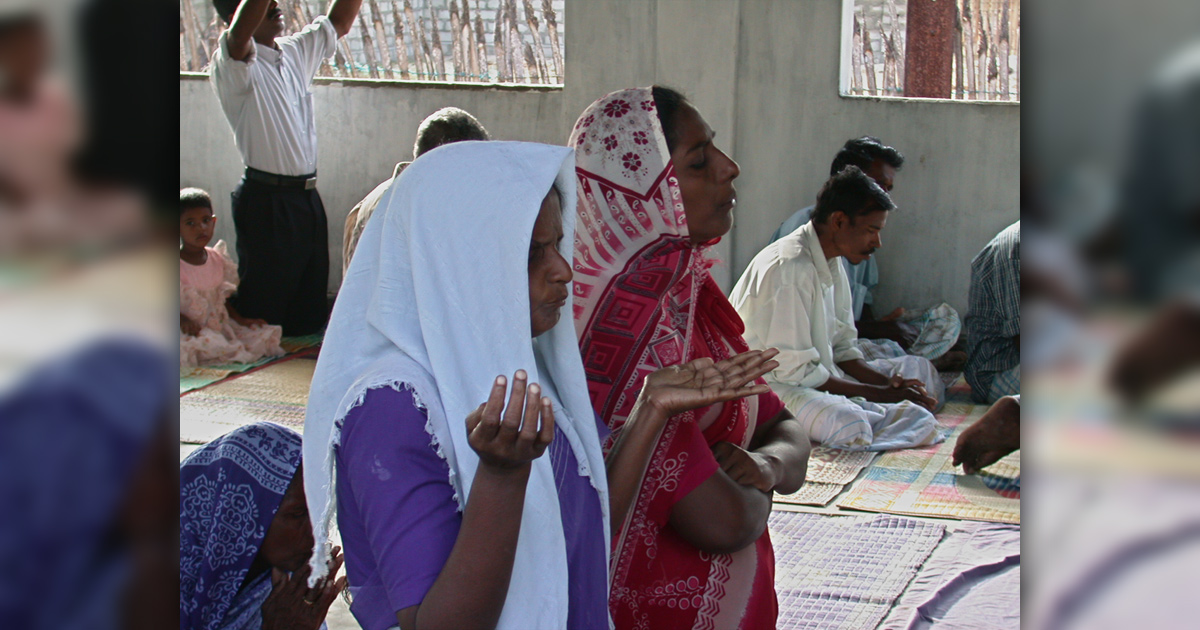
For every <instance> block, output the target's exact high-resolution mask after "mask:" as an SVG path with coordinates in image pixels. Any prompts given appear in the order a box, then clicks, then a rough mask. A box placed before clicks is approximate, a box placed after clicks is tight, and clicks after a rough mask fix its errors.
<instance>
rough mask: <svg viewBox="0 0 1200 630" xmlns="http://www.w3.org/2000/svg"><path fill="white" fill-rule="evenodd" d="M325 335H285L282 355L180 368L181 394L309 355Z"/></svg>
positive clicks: (282, 343) (318, 345)
mask: <svg viewBox="0 0 1200 630" xmlns="http://www.w3.org/2000/svg"><path fill="white" fill-rule="evenodd" d="M323 337H324V335H321V334H315V335H305V336H303V337H284V338H283V341H281V342H280V343H279V345H281V346H283V351H284V352H285V353H286V354H285V355H284V356H282V357H274V358H266V359H260V360H258V361H255V362H253V363H227V364H224V365H209V366H204V367H181V368H179V394H180V395H183V394H185V393H187V392H190V391H192V390H196V389H200V388H202V387H207V386H209V385H212V384H213V383H216V382H219V381H221V380H224V379H226V378H228V377H230V376H232V375H234V374H239V373H241V372H247V371H249V370H252V369H254V368H256V367H259V366H262V365H266V364H268V363H272V362H274V361H280V360H283V359H286V358H288V357H290V356H293V355H308V354H310V353H312V352H315V351H316V350H317V349H318V348H319V347H320V345H321V340H322V339H323Z"/></svg>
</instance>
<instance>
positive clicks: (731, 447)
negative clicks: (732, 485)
mask: <svg viewBox="0 0 1200 630" xmlns="http://www.w3.org/2000/svg"><path fill="white" fill-rule="evenodd" d="M712 452H713V456H715V457H716V458H717V463H718V464H720V465H721V470H723V471H725V474H727V475H729V478H730V479H732V480H734V481H736V482H738V483H740V484H741V485H743V486H751V487H754V488H757V489H759V490H761V491H763V492H770V491H771V490H774V489H775V486H776V485H778V484H779V480H780V479H782V477H783V475H782V472H781V471H777V470H776V469H775V468H774V466H772V465H771V462H770V461H769V460H768V459H767V458H765V457H763V456H762V455H759V454H757V453H754V452H751V451H746V450H744V449H742V448H740V447H738V446H737V445H736V444H731V443H729V442H717V443H716V444H715V445H714V446H713V447H712Z"/></svg>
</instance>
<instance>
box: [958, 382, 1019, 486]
mask: <svg viewBox="0 0 1200 630" xmlns="http://www.w3.org/2000/svg"><path fill="white" fill-rule="evenodd" d="M1019 448H1021V405H1020V403H1018V402H1017V401H1016V399H1014V398H1012V397H1011V396H1005V397H1004V398H1001V399H1000V400H997V401H996V404H994V405H992V407H991V409H988V410H987V412H985V413H984V414H983V416H982V417H981V418H979V420H978V421H977V422H976V423H975V424H973V425H971V426H969V427H967V429H966V430H965V431H963V432H962V435H960V436H958V442H957V443H956V444H955V445H954V459H953V460H952V462H951V463H952V464H953V465H955V466H958V465H960V464H961V465H962V467H963V472H964V473H966V474H968V475H973V474H975V473H977V472H979V471H980V469H982V468H986V467H988V466H991V465H992V464H994V463H996V462H997V461H999V460H1000V458H1002V457H1004V456H1005V455H1008V454H1009V453H1011V452H1013V451H1015V450H1017V449H1019Z"/></svg>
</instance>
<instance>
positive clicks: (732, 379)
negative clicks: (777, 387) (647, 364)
mask: <svg viewBox="0 0 1200 630" xmlns="http://www.w3.org/2000/svg"><path fill="white" fill-rule="evenodd" d="M777 354H779V351H778V350H776V349H774V348H771V349H769V350H750V351H749V352H743V353H742V354H739V355H737V356H734V357H730V358H728V359H724V360H722V361H717V362H714V361H713V360H712V359H708V358H704V359H696V360H695V361H690V362H688V363H684V364H682V365H672V366H670V367H665V368H663V369H661V370H658V371H656V372H654V373H652V374H650V375H649V376H647V377H646V382H645V384H644V385H642V392H641V395H640V396H641V398H642V399H643V400H644V401H645V402H646V403H648V404H649V405H651V406H653V407H654V408H656V409H658V410H659V411H661V412H663V413H665V414H666V415H668V416H673V415H675V414H678V413H682V412H684V411H687V410H689V409H696V408H698V407H707V406H708V405H714V404H716V403H719V402H725V401H727V400H734V399H737V398H743V397H745V396H757V395H759V394H765V393H767V392H768V391H770V388H769V387H767V386H766V385H759V384H755V383H754V381H755V379H757V378H759V377H760V376H762V375H764V374H766V373H767V372H770V371H771V370H774V369H775V368H777V367H779V362H778V361H772V360H771V359H773V358H774V357H775V355H777Z"/></svg>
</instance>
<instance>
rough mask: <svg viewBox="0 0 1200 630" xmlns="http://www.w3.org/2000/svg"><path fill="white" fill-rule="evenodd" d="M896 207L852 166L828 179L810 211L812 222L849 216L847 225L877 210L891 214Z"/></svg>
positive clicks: (889, 198)
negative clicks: (834, 214)
mask: <svg viewBox="0 0 1200 630" xmlns="http://www.w3.org/2000/svg"><path fill="white" fill-rule="evenodd" d="M895 209H896V204H895V203H893V202H892V198H891V197H889V196H888V194H887V193H886V192H884V191H883V189H882V188H880V187H879V184H877V183H875V180H873V179H871V178H870V177H867V174H866V173H863V172H862V170H861V169H860V168H858V167H857V166H854V165H853V164H852V165H850V166H847V167H846V168H844V169H842V172H840V173H838V174H837V175H834V176H833V177H830V178H829V180H828V181H826V182H825V185H824V186H822V187H821V192H820V193H818V194H817V207H816V209H815V210H813V216H812V220H813V223H825V222H826V221H828V220H829V217H830V216H832V215H833V213H835V212H839V211H840V212H842V213H844V214H845V215H846V216H847V217H850V223H851V224H853V223H854V220H855V219H857V218H858V217H860V216H864V215H868V214H871V213H872V212H875V211H877V210H886V211H891V210H895Z"/></svg>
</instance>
